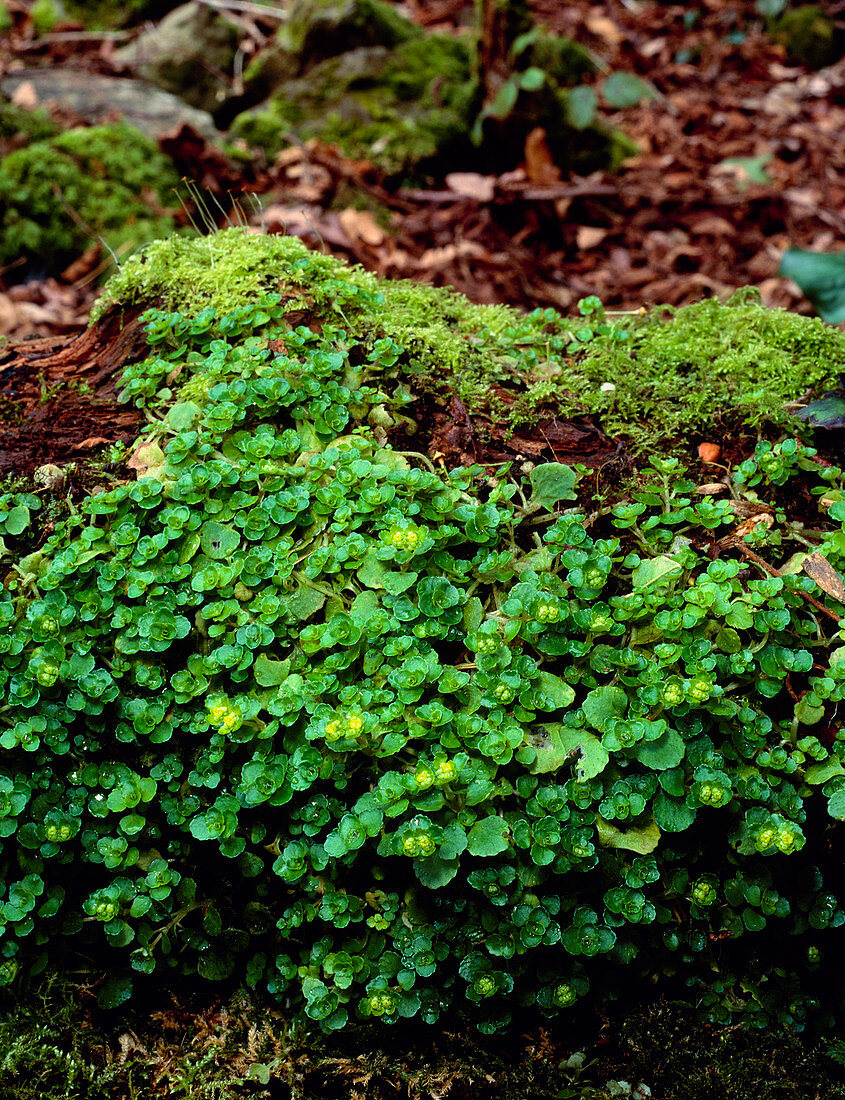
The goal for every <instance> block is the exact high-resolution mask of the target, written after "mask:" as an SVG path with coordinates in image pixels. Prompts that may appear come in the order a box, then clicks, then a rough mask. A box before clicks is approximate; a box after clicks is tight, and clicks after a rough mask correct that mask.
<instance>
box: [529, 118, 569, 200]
mask: <svg viewBox="0 0 845 1100" xmlns="http://www.w3.org/2000/svg"><path fill="white" fill-rule="evenodd" d="M525 171H526V173H527V175H528V179H529V180H530V182H531V183H536V184H538V185H539V186H540V187H548V186H550V185H552V184H555V183H560V180H561V173H560V169H559V168H558V166H557V165H556V164H555V162H554V158H553V157H552V154H551V151H550V149H549V144H548V142H547V140H546V131H545V130H544V129H543V127H542V126H535V127H534V129H533V130H532V131H531V132H530V134H529V135H528V137H527V138H526V139H525Z"/></svg>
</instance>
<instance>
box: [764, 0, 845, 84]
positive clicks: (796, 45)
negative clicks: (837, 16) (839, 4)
mask: <svg viewBox="0 0 845 1100" xmlns="http://www.w3.org/2000/svg"><path fill="white" fill-rule="evenodd" d="M766 23H767V27H768V31H769V33H770V34H771V36H772V38H773V39H774V40H775V42H779V43H780V44H781V45H782V46H784V47H785V48H786V52H787V54H788V55H789V58H790V60H791V61H796V62H798V63H800V64H802V65H808V66H810V67H811V68H814V69H821V68H823V67H824V66H825V65H832V64H834V63H835V62H836V61H838V60H839V58H840V57H841V56H842V43H843V36H842V30H841V28H840V27H838V25H837V23H836V22H835V21H834V20H833V19H831V17H830V16H829V15H828V13H827V12H826V11H825V10H824V8H823V7H821V6H820V5H818V4H799V5H798V6H797V7H794V8H793V7H790V8H787V10H786V11H784V12H782V13H781V14H779V15H777V16H774V17H773V18H771V19H768V20H767V21H766Z"/></svg>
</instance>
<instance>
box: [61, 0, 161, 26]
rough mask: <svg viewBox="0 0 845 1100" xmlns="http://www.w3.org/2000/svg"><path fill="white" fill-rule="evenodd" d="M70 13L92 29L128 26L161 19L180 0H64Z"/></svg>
mask: <svg viewBox="0 0 845 1100" xmlns="http://www.w3.org/2000/svg"><path fill="white" fill-rule="evenodd" d="M64 2H65V7H66V8H67V10H68V13H69V14H70V15H71V16H72V17H73V18H74V19H78V20H79V21H80V22H81V23H84V24H85V26H86V27H89V28H90V29H91V30H107V29H110V28H115V27H126V26H130V25H134V24H137V23H140V22H142V20H145V19H160V18H161V17H162V16H163V15H165V14H166V13H167V12H168V11H170V10H171V9H172V8H175V7H178V6H179V0H64Z"/></svg>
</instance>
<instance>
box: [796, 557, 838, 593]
mask: <svg viewBox="0 0 845 1100" xmlns="http://www.w3.org/2000/svg"><path fill="white" fill-rule="evenodd" d="M802 568H803V570H804V572H805V573H806V574H807V576H808V577H812V579H813V580H814V581H815V582H816V584H817V585H818V586H819V588H820V589H821V590H822V592H826V593H827V594H828V596H832V597H833V598H834V599H835V600H839V602H840V603H845V581H843V580H842V577H840V575H839V574H838V573H837V572H836V570H835V569H834V568H833V566H832V565H831V564H830V562H829V561H828V560H827V558H826V557H824V555H823V554H820V553H819V552H818V551H815V552H814V553H812V554H808V555H807V557H806V558H805V559H804V564H803V566H802Z"/></svg>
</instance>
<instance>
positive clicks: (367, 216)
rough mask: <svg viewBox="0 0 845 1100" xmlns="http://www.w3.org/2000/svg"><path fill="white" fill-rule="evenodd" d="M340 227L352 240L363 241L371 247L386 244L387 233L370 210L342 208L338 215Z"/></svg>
mask: <svg viewBox="0 0 845 1100" xmlns="http://www.w3.org/2000/svg"><path fill="white" fill-rule="evenodd" d="M337 220H338V222H339V223H340V228H341V229H342V230H343V232H344V233H345V234H346V235H347V236H348V237H349V239H350V240H352V241H363V242H364V244H368V245H370V247H371V248H378V247H379V245H382V244H384V240H385V237H386V235H387V234H386V233H385V232H384V230H383V229H382V227H381V226H380V225H379V224H378V222H377V221H376V219H375V217H374V216H373V215H372V214H371V213H370V211H369V210H354V209H352V208H351V207H350V208H348V209H346V210H341V211H340V213H339V214H338V216H337Z"/></svg>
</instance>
